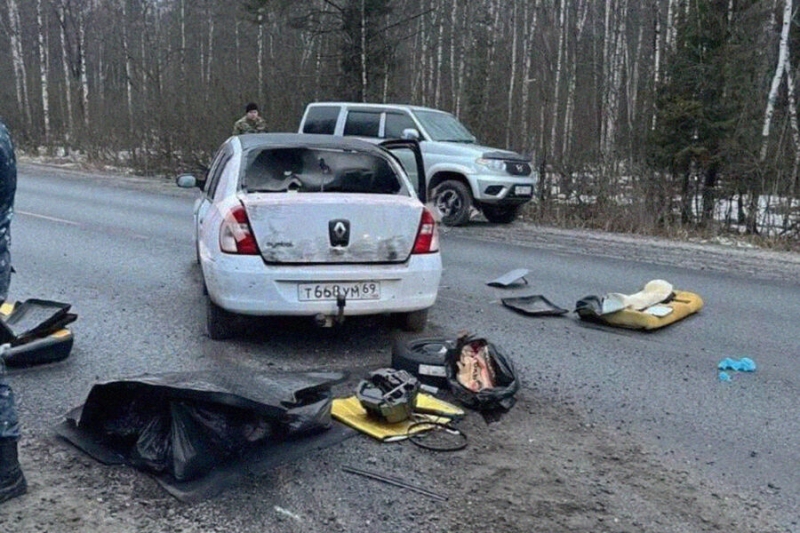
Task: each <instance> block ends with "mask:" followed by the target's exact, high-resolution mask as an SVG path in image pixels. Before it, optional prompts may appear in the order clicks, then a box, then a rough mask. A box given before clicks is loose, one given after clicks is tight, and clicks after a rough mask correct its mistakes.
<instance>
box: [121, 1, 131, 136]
mask: <svg viewBox="0 0 800 533" xmlns="http://www.w3.org/2000/svg"><path fill="white" fill-rule="evenodd" d="M120 4H121V6H122V21H121V22H120V24H121V25H122V54H123V55H124V56H125V102H126V103H127V105H128V109H127V111H128V124H129V125H132V124H133V84H132V80H131V78H132V72H133V68H132V66H131V54H130V49H129V48H130V47H129V44H128V8H127V4H128V2H127V1H126V0H122V2H120Z"/></svg>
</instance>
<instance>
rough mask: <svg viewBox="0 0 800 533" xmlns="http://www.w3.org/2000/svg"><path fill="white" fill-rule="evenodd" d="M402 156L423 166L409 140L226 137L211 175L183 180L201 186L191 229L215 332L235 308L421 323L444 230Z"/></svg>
mask: <svg viewBox="0 0 800 533" xmlns="http://www.w3.org/2000/svg"><path fill="white" fill-rule="evenodd" d="M408 153H411V157H410V158H409V156H408ZM400 154H402V155H403V156H404V157H400ZM401 160H402V161H405V164H409V163H408V161H415V162H416V164H417V165H418V168H416V169H414V172H416V173H417V174H418V175H424V168H423V166H422V156H421V154H420V152H419V147H418V146H417V145H416V143H415V142H414V141H402V142H401V141H397V142H390V143H386V146H379V145H375V144H373V143H368V142H363V141H359V140H357V139H340V138H331V137H330V136H316V135H298V134H255V135H242V136H235V137H231V138H229V139H228V140H226V141H225V143H223V145H222V146H221V147H220V148H219V150H218V151H217V154H216V155H215V157H214V159H213V161H212V163H211V166H210V168H209V171H208V174H207V176H206V177H205V179H203V180H199V179H197V178H196V177H194V176H189V175H185V176H181V177H179V178H178V185H179V186H181V187H194V186H198V187H200V188H201V189H202V191H203V193H202V195H201V196H200V198H199V199H198V200H197V201H196V203H195V207H194V237H195V242H196V249H197V260H198V262H199V263H200V267H201V271H202V274H203V283H204V284H205V288H206V291H207V293H208V297H207V319H206V326H207V330H208V333H209V335H210V336H211V338H213V339H225V338H228V337H231V336H232V335H234V334H235V333H236V325H237V323H238V322H237V321H236V316H237V315H255V316H270V315H287V316H288V315H291V316H308V317H314V318H316V319H317V323H319V324H320V325H332V324H334V323H336V322H341V321H342V320H344V319H345V318H346V317H347V316H354V315H372V314H387V315H394V316H396V317H397V318H398V319H399V320H398V323H399V324H400V326H401V327H403V328H404V329H407V330H410V331H421V330H422V329H424V328H425V324H426V322H427V313H428V309H430V307H431V306H433V305H434V302H435V301H436V296H437V293H438V287H439V281H440V278H441V272H442V262H441V254H440V251H439V238H438V228H437V222H436V220H435V217H434V216H433V214H432V213H431V211H430V210H429V209H428V208H426V207H425V205H424V204H423V201H422V200H424V192H422V193H421V196H422V197H420V196H418V193H417V191H416V190H415V187H414V185H412V182H411V181H410V180H409V178H408V175H407V173H406V170H405V169H404V167H403V163H401ZM422 185H423V186H424V184H422ZM423 191H424V189H423Z"/></svg>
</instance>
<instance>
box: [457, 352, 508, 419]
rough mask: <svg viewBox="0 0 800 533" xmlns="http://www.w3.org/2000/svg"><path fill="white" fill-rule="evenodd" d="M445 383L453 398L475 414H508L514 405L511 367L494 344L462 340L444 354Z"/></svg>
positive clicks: (506, 357) (506, 358)
mask: <svg viewBox="0 0 800 533" xmlns="http://www.w3.org/2000/svg"><path fill="white" fill-rule="evenodd" d="M446 372H447V382H448V385H449V386H450V391H451V392H452V393H453V396H455V398H456V399H457V400H458V401H459V402H460V403H462V404H463V405H465V406H466V407H469V408H470V409H475V410H477V411H482V412H489V411H508V410H509V409H511V408H512V407H513V406H514V403H516V398H514V395H515V394H516V393H517V391H518V390H519V379H518V378H517V374H516V371H515V370H514V363H513V362H512V361H511V359H510V358H509V357H508V356H506V355H505V354H504V353H503V351H502V350H501V349H500V348H499V347H498V346H497V345H496V344H494V343H491V342H489V341H488V340H486V339H484V338H480V337H473V336H463V337H460V338H459V339H458V341H457V343H456V348H455V349H453V350H448V353H447V364H446Z"/></svg>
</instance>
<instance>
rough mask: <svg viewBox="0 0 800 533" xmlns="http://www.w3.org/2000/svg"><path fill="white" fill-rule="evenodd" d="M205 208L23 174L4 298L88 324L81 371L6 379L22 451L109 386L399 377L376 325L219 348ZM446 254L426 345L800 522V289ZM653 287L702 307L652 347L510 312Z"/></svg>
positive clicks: (189, 198)
mask: <svg viewBox="0 0 800 533" xmlns="http://www.w3.org/2000/svg"><path fill="white" fill-rule="evenodd" d="M197 194H198V193H197V192H195V191H184V190H180V189H178V188H177V187H175V186H174V185H172V184H171V183H167V182H154V181H152V180H143V179H136V178H119V177H108V176H101V175H87V174H84V173H77V172H72V171H62V170H54V169H51V168H47V167H38V166H29V165H22V167H21V169H20V177H19V185H18V193H17V203H16V218H15V220H14V222H13V225H12V235H13V242H12V257H13V263H14V266H15V268H16V271H17V272H16V274H15V275H14V277H13V278H12V285H11V291H10V295H9V298H10V299H13V300H24V299H26V298H46V299H53V300H59V301H65V302H69V303H71V304H72V305H73V310H74V311H75V312H76V313H77V314H78V315H79V319H78V321H77V322H76V323H75V324H74V327H73V330H74V332H75V337H76V344H75V348H74V350H73V353H72V356H71V357H70V359H68V360H67V361H66V362H65V363H62V364H58V365H52V366H50V367H42V368H33V369H28V370H23V371H15V372H13V373H12V382H13V385H14V388H15V390H16V392H17V396H18V402H19V405H20V416H21V419H22V421H23V424H24V426H25V430H26V431H27V432H28V434H29V435H32V436H35V435H37V434H44V433H49V432H50V431H51V428H52V426H53V425H54V424H56V423H57V422H59V421H61V419H62V416H63V414H64V413H65V412H66V411H68V410H69V409H70V408H72V407H74V406H76V405H78V404H80V403H82V401H83V400H84V399H85V397H86V394H87V393H88V391H89V389H90V387H91V385H92V384H93V383H95V382H97V381H102V380H109V379H116V378H120V377H125V376H133V375H138V374H142V373H147V372H166V371H176V370H192V369H212V370H218V371H220V372H224V371H225V369H227V368H230V367H231V366H232V365H237V366H243V367H245V368H249V369H252V370H263V369H299V368H330V369H336V370H340V369H343V370H351V371H360V370H363V369H366V368H371V367H372V368H374V367H376V366H384V365H386V364H388V358H389V339H390V336H391V335H392V333H393V332H392V330H391V329H390V327H389V326H388V325H385V324H383V322H381V321H373V320H369V319H367V320H363V319H362V320H354V321H351V322H348V324H346V325H345V329H344V332H339V333H335V332H330V331H322V330H315V329H313V328H312V327H311V326H310V324H309V323H306V322H304V321H298V320H292V321H288V322H281V321H278V322H275V321H264V322H259V323H258V324H255V325H254V326H253V329H254V331H253V332H252V333H251V334H250V335H248V336H247V337H245V338H243V339H239V340H236V341H231V342H224V343H217V342H212V341H211V340H209V339H208V338H207V337H206V336H205V333H204V332H205V330H204V316H205V314H204V313H205V311H204V299H203V296H202V294H201V291H200V281H199V274H198V271H197V268H196V267H195V265H194V248H193V243H192V242H191V226H190V220H191V206H192V203H193V201H194V199H195V198H196V196H197ZM484 229H485V228H484ZM523 229H525V228H523ZM490 230H491V228H490ZM526 231H533V232H535V231H536V230H535V228H530V227H528V228H527V229H526ZM608 246H609V247H612V246H613V243H609V244H608ZM643 246H646V245H643ZM576 248H578V247H576ZM442 249H443V257H444V263H445V274H444V277H443V281H442V287H441V291H440V298H439V300H438V302H437V304H436V306H435V308H434V309H433V311H432V313H431V318H430V320H431V324H430V328H429V333H430V334H431V335H440V334H445V335H453V334H455V333H456V332H458V331H459V330H463V329H466V330H469V331H471V332H473V333H476V334H479V335H481V336H484V337H487V338H489V339H491V340H493V341H495V342H497V343H499V344H500V345H501V346H503V347H504V348H505V349H506V351H507V352H508V353H509V354H510V355H511V356H512V357H513V358H514V360H515V361H516V362H517V364H518V366H519V370H520V373H521V376H522V380H523V383H524V386H525V387H528V388H530V389H533V390H536V391H537V392H538V393H539V394H540V395H542V396H544V397H548V398H552V399H553V401H556V402H560V403H563V404H568V405H571V406H573V407H574V408H576V409H578V410H580V411H582V412H585V413H586V414H587V416H588V418H589V420H591V421H593V422H594V423H596V424H601V425H603V426H609V425H610V426H611V427H616V428H618V429H619V430H620V431H622V432H624V433H626V434H630V435H633V436H635V437H636V438H637V439H641V441H642V442H645V443H647V444H649V445H654V446H656V447H657V449H659V450H662V451H663V457H664V461H665V462H669V463H674V464H680V465H683V467H685V468H691V469H696V470H698V471H699V472H701V473H703V474H704V475H707V476H709V477H711V478H715V479H716V480H718V481H720V480H721V481H723V482H724V483H727V484H729V485H730V486H731V487H732V488H736V489H742V490H745V491H747V492H749V493H753V494H758V495H760V496H761V497H762V498H764V499H765V500H766V501H767V502H768V503H770V504H772V505H774V506H775V507H776V508H778V509H779V510H780V511H781V512H782V513H783V514H784V516H785V517H787V523H789V522H791V518H792V517H794V519H795V520H796V517H797V516H798V514H800V513H798V509H800V474H798V470H797V468H796V465H797V464H798V463H800V449H799V448H798V447H797V445H796V436H797V435H798V434H800V403H798V402H797V401H796V398H797V396H798V379H799V378H798V376H800V374H799V373H798V372H797V368H796V367H795V366H794V363H796V362H798V356H800V351H799V350H800V345H799V343H798V340H797V331H798V326H797V324H798V319H800V311H799V310H798V305H797V302H798V301H800V280H798V279H794V280H792V279H784V280H780V279H764V278H763V277H758V276H752V275H749V274H737V273H736V270H735V269H734V270H733V271H732V272H721V271H719V270H713V271H712V270H708V269H705V270H703V269H702V267H701V266H697V265H694V264H693V263H692V261H690V259H691V257H688V256H687V261H685V262H683V263H684V264H693V267H692V268H681V267H678V266H674V265H675V264H676V262H674V261H666V262H660V261H658V262H653V260H652V259H647V254H642V255H633V256H632V257H634V258H633V259H625V258H612V257H608V255H613V254H603V253H600V254H598V253H587V251H586V250H583V249H578V250H576V251H574V252H573V251H570V249H569V247H564V246H539V245H537V244H535V243H528V244H510V243H508V242H497V240H496V239H495V240H493V239H492V233H491V231H481V232H478V231H475V232H471V231H470V228H459V229H457V230H453V231H447V232H445V234H443V236H442ZM680 253H684V254H690V255H691V254H692V252H691V251H683V252H680ZM661 263H667V264H661ZM679 263H680V262H679ZM670 265H673V266H670ZM516 268H527V269H529V270H530V274H529V275H528V276H527V280H528V282H529V283H528V285H527V286H524V287H520V288H513V289H496V288H492V287H489V286H487V285H486V282H487V281H489V280H491V279H494V278H496V277H497V276H499V275H501V274H503V273H505V272H507V271H509V270H512V269H516ZM655 278H662V279H666V280H668V281H670V282H671V283H673V285H674V286H675V287H676V288H680V289H684V290H690V291H694V292H697V293H699V294H700V295H701V296H702V297H703V299H704V301H705V308H704V309H703V311H702V312H701V313H700V314H699V315H696V316H694V317H691V318H689V319H687V320H686V321H684V322H683V323H681V324H679V325H676V326H673V327H671V328H667V329H665V330H662V331H658V332H654V333H650V334H642V333H634V332H625V331H609V330H604V329H598V328H595V327H588V326H587V325H585V324H584V323H582V322H579V321H577V320H576V319H575V318H574V316H573V315H568V316H567V317H561V318H530V317H525V316H521V315H517V314H515V313H513V312H511V311H509V310H507V309H505V308H503V307H502V306H501V305H500V302H499V299H500V298H501V297H504V296H507V295H511V294H522V293H525V294H528V293H535V294H543V295H545V296H547V297H548V298H549V299H550V300H552V301H553V302H555V303H556V304H558V305H561V306H562V307H566V308H568V309H572V308H573V306H574V303H575V301H576V300H577V299H579V298H580V297H582V296H585V295H589V294H603V293H606V292H610V291H617V292H624V293H631V292H636V290H638V289H639V288H640V287H641V286H642V285H643V284H644V283H645V282H647V281H649V280H651V279H655ZM745 356H746V357H750V358H751V359H753V360H754V361H755V362H756V364H757V365H758V370H757V371H756V372H755V373H752V374H739V375H734V376H733V380H732V381H731V382H727V383H725V382H720V381H719V379H718V375H717V374H718V372H717V370H716V365H717V363H718V362H719V361H720V360H721V359H722V358H725V357H733V358H740V357H745Z"/></svg>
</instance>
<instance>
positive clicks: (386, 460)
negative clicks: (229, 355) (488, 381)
mask: <svg viewBox="0 0 800 533" xmlns="http://www.w3.org/2000/svg"><path fill="white" fill-rule="evenodd" d="M460 427H461V428H462V429H463V430H464V431H465V433H466V434H467V435H468V437H469V445H468V446H467V448H466V449H464V450H462V451H459V452H454V453H442V452H431V451H428V450H423V449H421V448H418V447H416V446H414V445H412V444H411V443H408V442H405V443H396V444H378V443H376V442H375V441H372V440H370V439H369V438H368V437H362V436H356V437H353V438H352V439H349V440H348V441H345V442H344V443H341V444H338V445H335V446H334V447H331V448H328V449H325V450H322V451H318V452H315V453H314V454H313V455H311V456H309V457H306V458H304V459H302V460H300V461H295V462H292V463H289V464H285V465H283V466H281V467H279V468H277V469H275V471H274V472H272V473H271V474H270V475H268V476H261V477H252V478H247V479H245V481H244V482H243V483H242V484H240V485H239V486H237V487H235V488H232V489H229V490H227V491H225V492H224V493H223V494H222V495H220V496H218V497H217V498H213V499H209V500H206V501H202V502H200V503H194V504H187V503H181V502H179V501H178V500H176V499H175V498H173V497H172V496H170V495H168V494H167V493H166V492H164V491H163V490H162V489H161V487H160V486H158V485H157V483H156V482H155V481H154V480H153V479H151V478H150V477H148V476H147V475H145V474H142V473H140V472H137V471H135V470H133V469H131V468H127V467H118V466H115V467H110V466H103V465H101V464H100V463H97V462H96V461H94V460H93V459H90V458H88V457H87V456H85V455H83V454H82V453H80V452H78V451H77V450H75V449H74V448H71V447H70V446H68V445H66V444H64V443H63V442H60V441H57V440H55V439H49V438H48V439H42V440H27V439H26V440H23V441H22V442H21V450H20V453H21V457H22V465H23V468H24V470H25V472H26V475H27V478H28V482H29V485H30V487H29V493H28V494H27V495H25V496H22V497H20V498H16V499H14V500H10V501H8V502H6V503H5V504H3V505H2V507H0V530H3V531H16V532H20V533H21V532H52V533H56V532H58V533H62V532H63V533H66V532H82V531H104V532H105V531H108V532H133V531H174V532H179V531H181V532H186V533H193V532H229V531H231V532H232V531H236V532H251V531H252V532H256V531H273V532H300V531H302V532H306V531H309V532H334V531H338V532H360V531H364V532H368V531H369V532H375V531H420V532H452V531H460V532H464V533H470V532H485V531H498V532H499V531H503V532H528V533H529V532H543V533H544V532H549V533H554V532H589V531H591V532H631V533H633V532H640V533H641V532H686V533H696V532H701V531H722V532H728V533H732V532H770V531H776V532H777V531H782V529H780V528H779V527H778V526H777V525H776V524H775V523H774V522H772V520H771V518H770V516H769V512H768V511H767V510H766V509H763V508H762V507H761V506H760V505H759V503H758V502H757V501H756V500H753V499H752V498H749V497H745V496H743V495H738V494H730V493H727V492H725V491H723V490H722V489H719V488H717V487H714V486H711V485H708V484H707V483H706V482H704V481H702V480H698V479H695V478H694V477H693V476H692V474H691V472H689V471H687V470H683V469H681V468H676V467H675V466H674V465H672V466H669V465H665V464H663V463H662V461H661V460H660V458H659V457H658V456H657V455H656V454H654V453H653V452H651V451H648V450H646V449H643V448H641V447H640V446H639V445H637V444H635V443H633V442H630V441H628V440H626V439H625V438H622V437H620V436H619V435H616V434H613V433H609V432H607V431H605V430H604V429H602V428H598V427H592V426H590V425H587V424H585V423H584V422H583V421H582V417H581V416H580V414H579V413H576V412H573V411H571V410H570V409H566V408H563V407H559V406H555V405H552V404H548V403H545V402H543V401H540V400H538V399H537V398H536V395H535V393H532V392H531V391H530V390H526V391H524V392H523V393H522V394H520V396H519V401H518V403H517V405H516V406H515V407H514V408H513V409H512V410H511V411H510V412H509V413H507V414H506V415H505V416H504V417H503V418H502V419H500V420H499V421H495V422H492V423H487V422H486V421H484V419H483V418H481V417H480V416H478V415H476V414H474V413H470V414H469V415H468V416H467V418H466V419H465V420H464V421H463V422H462V424H461V426H460ZM341 464H350V465H354V466H358V467H360V468H364V469H368V470H374V471H382V472H385V473H387V474H389V475H393V476H395V477H400V478H402V479H404V480H405V481H406V482H408V483H411V484H413V485H416V486H420V487H424V488H425V489H427V490H430V491H433V492H434V493H436V494H439V495H441V496H445V497H447V501H444V502H442V501H438V500H436V499H432V498H430V497H428V496H425V495H421V494H417V493H415V492H412V491H409V490H407V489H401V488H397V487H393V486H390V485H385V484H382V483H379V482H375V481H371V480H365V479H363V478H361V477H359V476H354V475H352V474H348V473H345V472H343V471H342V470H341V468H340V465H341Z"/></svg>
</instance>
